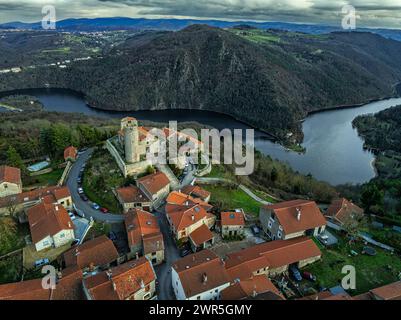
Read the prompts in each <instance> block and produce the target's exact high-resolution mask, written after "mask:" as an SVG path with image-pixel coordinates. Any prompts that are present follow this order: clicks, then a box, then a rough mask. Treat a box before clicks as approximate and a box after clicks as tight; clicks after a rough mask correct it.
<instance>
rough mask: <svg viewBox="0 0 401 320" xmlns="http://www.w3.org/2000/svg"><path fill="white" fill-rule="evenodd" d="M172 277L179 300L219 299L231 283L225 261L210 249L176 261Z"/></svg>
mask: <svg viewBox="0 0 401 320" xmlns="http://www.w3.org/2000/svg"><path fill="white" fill-rule="evenodd" d="M171 279H172V285H173V290H174V294H175V296H176V298H177V300H219V299H220V298H221V291H223V290H224V289H225V288H227V287H228V286H229V285H230V277H229V276H228V274H227V272H226V269H225V267H224V262H223V261H222V260H221V259H220V258H219V257H218V256H217V255H216V254H215V253H213V252H212V251H210V250H202V251H200V252H198V253H194V254H191V255H189V256H186V257H185V258H182V259H180V260H178V261H176V262H175V263H174V264H173V266H172V272H171Z"/></svg>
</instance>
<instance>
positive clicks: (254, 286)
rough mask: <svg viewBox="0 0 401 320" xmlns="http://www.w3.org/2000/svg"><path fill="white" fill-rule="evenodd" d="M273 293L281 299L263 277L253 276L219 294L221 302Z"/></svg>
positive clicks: (271, 284) (273, 287)
mask: <svg viewBox="0 0 401 320" xmlns="http://www.w3.org/2000/svg"><path fill="white" fill-rule="evenodd" d="M269 291H270V292H273V293H275V294H276V295H278V296H280V297H282V298H283V296H282V294H281V293H280V291H279V290H278V289H277V288H276V287H275V286H274V284H273V283H272V282H271V281H270V280H269V279H268V278H267V276H265V275H258V276H254V277H252V278H251V279H246V280H241V281H239V282H236V283H234V284H233V285H231V286H230V287H228V288H226V289H224V290H223V291H222V292H221V299H222V300H243V299H246V298H248V297H252V296H255V295H258V294H260V293H265V292H269Z"/></svg>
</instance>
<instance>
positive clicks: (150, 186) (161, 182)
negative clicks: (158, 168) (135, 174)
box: [137, 172, 170, 195]
mask: <svg viewBox="0 0 401 320" xmlns="http://www.w3.org/2000/svg"><path fill="white" fill-rule="evenodd" d="M137 183H138V185H141V186H142V187H143V188H145V189H146V190H147V191H148V192H149V193H150V194H152V195H154V194H156V193H158V192H159V191H160V190H161V189H163V188H164V187H166V186H168V185H169V184H170V180H169V179H168V177H167V176H166V175H165V174H164V173H163V172H156V173H153V174H150V175H148V176H145V177H142V178H140V179H138V180H137Z"/></svg>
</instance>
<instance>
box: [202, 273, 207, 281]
mask: <svg viewBox="0 0 401 320" xmlns="http://www.w3.org/2000/svg"><path fill="white" fill-rule="evenodd" d="M206 282H207V274H206V273H204V274H202V283H203V284H205V283H206Z"/></svg>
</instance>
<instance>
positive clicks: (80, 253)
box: [63, 235, 118, 269]
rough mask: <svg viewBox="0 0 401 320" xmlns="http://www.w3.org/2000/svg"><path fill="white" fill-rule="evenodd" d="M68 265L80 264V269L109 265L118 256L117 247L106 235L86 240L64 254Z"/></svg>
mask: <svg viewBox="0 0 401 320" xmlns="http://www.w3.org/2000/svg"><path fill="white" fill-rule="evenodd" d="M63 257H64V261H65V264H66V266H67V267H69V266H78V267H79V268H80V269H85V268H89V267H90V266H91V265H93V266H94V267H98V266H104V265H107V264H109V263H111V262H113V261H115V260H117V258H118V252H117V249H116V247H115V246H114V244H113V241H111V240H110V239H109V238H108V237H106V236H105V235H103V236H100V237H98V238H95V239H93V240H89V241H86V242H84V243H83V244H81V245H79V246H75V247H74V248H71V249H70V250H68V251H67V252H65V253H64V255H63Z"/></svg>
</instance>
